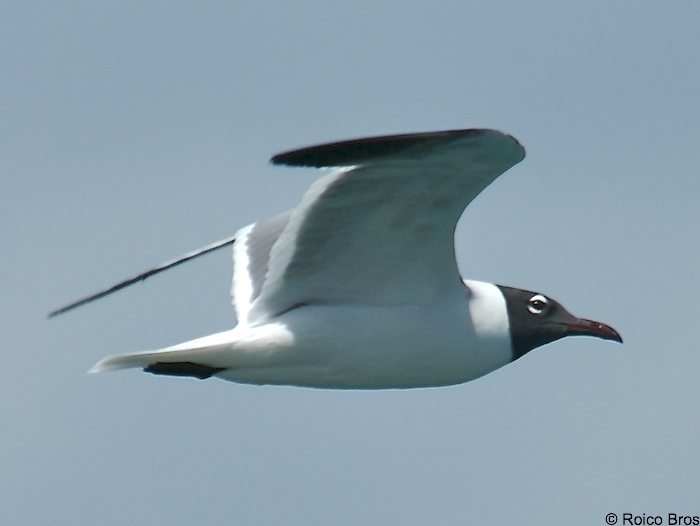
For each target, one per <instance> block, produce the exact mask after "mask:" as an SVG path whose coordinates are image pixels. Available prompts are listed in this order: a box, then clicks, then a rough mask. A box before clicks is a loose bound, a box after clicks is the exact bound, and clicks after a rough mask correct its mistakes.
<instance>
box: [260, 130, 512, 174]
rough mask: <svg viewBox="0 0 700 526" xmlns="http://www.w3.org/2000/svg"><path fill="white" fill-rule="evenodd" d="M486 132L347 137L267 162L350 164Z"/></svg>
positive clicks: (469, 131) (325, 165)
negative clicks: (343, 139)
mask: <svg viewBox="0 0 700 526" xmlns="http://www.w3.org/2000/svg"><path fill="white" fill-rule="evenodd" d="M486 131H492V130H486V129H482V128H472V129H463V130H444V131H436V132H424V133H404V134H399V135H382V136H378V137H367V138H361V139H350V140H346V141H337V142H330V143H326V144H318V145H315V146H307V147H306V148H299V149H297V150H289V151H286V152H282V153H278V154H277V155H275V156H274V157H272V159H271V160H270V161H271V162H272V163H273V164H284V165H287V166H309V167H315V168H323V167H330V166H352V165H355V164H361V163H363V162H366V161H370V160H374V159H380V158H382V157H389V156H391V155H396V154H399V153H402V152H404V151H406V150H408V149H411V148H425V149H430V148H432V147H434V146H437V145H440V144H444V143H445V142H449V141H451V140H454V139H457V138H459V137H465V136H469V135H480V134H482V133H484V132H486ZM516 142H517V141H516Z"/></svg>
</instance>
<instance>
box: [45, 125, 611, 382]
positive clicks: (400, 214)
mask: <svg viewBox="0 0 700 526" xmlns="http://www.w3.org/2000/svg"><path fill="white" fill-rule="evenodd" d="M524 157H525V150H524V149H523V147H522V146H521V145H520V143H518V141H517V140H516V139H514V138H513V137H511V136H510V135H506V134H504V133H501V132H498V131H495V130H488V129H467V130H448V131H438V132H429V133H415V134H403V135H388V136H382V137H370V138H364V139H354V140H348V141H341V142H334V143H328V144H322V145H318V146H311V147H307V148H301V149H298V150H292V151H288V152H285V153H281V154H278V155H276V156H274V157H273V158H272V162H273V163H274V164H283V165H289V166H309V167H317V168H332V170H331V171H329V172H328V173H326V174H325V175H324V176H322V177H321V178H320V179H318V180H317V181H316V182H315V183H313V184H312V185H311V187H310V188H309V189H308V191H307V192H306V194H305V195H304V196H303V198H302V200H301V203H300V204H299V206H298V207H297V208H295V209H294V210H291V211H288V212H285V213H283V214H280V215H278V216H276V217H272V218H270V219H265V220H262V221H259V222H257V223H253V224H252V225H248V226H246V227H244V228H242V229H240V230H239V231H238V232H236V234H235V235H234V236H232V237H230V238H227V239H223V240H221V241H218V242H216V243H212V244H211V245H207V246H205V247H203V248H201V249H198V250H195V251H193V252H190V253H188V254H185V255H183V256H181V257H179V258H176V259H173V260H171V261H168V262H166V263H163V264H162V265H159V266H157V267H155V268H152V269H150V270H148V271H146V272H142V273H140V274H138V275H136V276H133V277H131V278H128V279H126V280H124V281H122V282H120V283H117V284H116V285H114V286H112V287H109V288H107V289H104V290H102V291H100V292H97V293H95V294H92V295H90V296H88V297H86V298H83V299H81V300H78V301H76V302H73V303H71V304H69V305H66V306H65V307H62V308H60V309H57V310H55V311H53V312H52V313H50V316H55V315H57V314H61V313H63V312H66V311H68V310H71V309H73V308H75V307H77V306H80V305H83V304H85V303H88V302H91V301H93V300H95V299H98V298H101V297H103V296H106V295H108V294H111V293H112V292H115V291H117V290H119V289H121V288H124V287H126V286H128V285H131V284H132V283H135V282H137V281H140V280H143V279H145V278H147V277H149V276H151V275H153V274H156V273H158V272H162V271H163V270H166V269H168V268H172V267H174V266H175V265H178V264H181V263H184V262H185V261H189V260H191V259H193V258H196V257H198V256H201V255H203V254H206V253H208V252H211V251H213V250H216V249H218V248H221V247H224V246H228V245H233V285H232V288H231V293H232V298H233V307H234V311H235V315H236V319H237V323H236V325H235V326H234V328H233V329H231V330H227V331H224V332H219V333H216V334H212V335H210V336H205V337H203V338H198V339H195V340H191V341H187V342H185V343H181V344H179V345H174V346H171V347H166V348H164V349H159V350H153V351H145V352H137V353H131V354H123V355H118V356H110V357H107V358H104V359H103V360H101V361H100V362H98V363H97V364H96V365H95V366H94V367H93V368H92V369H91V371H92V372H102V371H111V370H114V369H126V368H134V367H135V368H142V369H143V370H144V371H146V372H149V373H153V374H158V375H171V376H190V377H195V378H200V379H205V378H210V377H216V378H221V379H224V380H230V381H233V382H241V383H248V384H277V385H295V386H305V387H318V388H336V389H389V388H413V387H435V386H444V385H453V384H459V383H463V382H467V381H469V380H473V379H475V378H478V377H480V376H483V375H485V374H487V373H489V372H491V371H494V370H495V369H498V368H499V367H502V366H504V365H506V364H508V363H510V362H512V361H514V360H516V359H518V358H520V357H522V356H523V355H525V354H527V353H528V352H529V351H531V350H533V349H535V348H537V347H540V346H542V345H545V344H547V343H550V342H553V341H555V340H558V339H560V338H564V337H566V336H594V337H597V338H602V339H604V340H612V341H617V342H620V343H621V342H622V338H621V337H620V335H619V334H618V333H617V331H615V329H613V328H612V327H610V326H609V325H606V324H604V323H601V322H597V321H592V320H587V319H583V318H578V317H576V316H573V315H572V314H570V313H569V312H568V311H567V310H565V309H564V307H562V306H561V305H560V304H559V303H558V302H557V301H555V300H553V299H552V298H550V297H548V296H545V295H544V294H542V293H539V292H533V291H528V290H522V289H517V288H513V287H506V286H503V285H496V284H491V283H485V282H480V281H473V280H465V279H462V277H461V276H460V273H459V270H458V267H457V262H456V260H455V250H454V231H455V227H456V225H457V221H458V220H459V218H460V216H461V215H462V212H463V211H464V209H465V208H466V207H467V205H469V203H470V202H471V201H472V200H473V199H474V198H475V197H476V196H477V195H478V194H479V193H480V192H481V191H482V190H484V189H485V188H486V187H487V186H488V185H489V184H491V183H492V182H493V181H494V180H495V179H496V178H497V177H498V176H499V175H501V174H502V173H504V172H505V171H507V170H508V169H509V168H511V167H512V166H514V165H515V164H517V163H519V162H520V161H521V160H522V159H523V158H524Z"/></svg>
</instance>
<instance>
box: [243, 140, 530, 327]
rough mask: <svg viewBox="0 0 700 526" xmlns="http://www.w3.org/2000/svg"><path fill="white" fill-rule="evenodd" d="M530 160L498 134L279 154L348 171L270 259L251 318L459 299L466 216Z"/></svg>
mask: <svg viewBox="0 0 700 526" xmlns="http://www.w3.org/2000/svg"><path fill="white" fill-rule="evenodd" d="M524 156H525V151H524V149H523V147H522V146H521V145H520V144H519V143H518V142H517V141H516V140H515V139H514V138H513V137H511V136H509V135H506V134H503V133H500V132H497V131H493V130H452V131H445V132H433V133H420V134H410V135H393V136H386V137H375V138H369V139H357V140H352V141H343V142H337V143H331V144H325V145H320V146H313V147H309V148H303V149H300V150H294V151H290V152H286V153H282V154H279V155H277V156H275V157H273V158H272V161H273V162H274V163H276V164H287V165H294V166H315V167H325V166H328V167H333V166H346V167H349V168H344V169H341V170H337V171H334V172H331V173H330V174H328V175H326V176H324V177H322V178H321V179H319V180H318V181H316V182H315V183H314V184H313V185H312V186H311V188H309V190H308V191H307V193H306V194H305V195H304V198H303V199H302V202H301V204H300V206H299V207H298V208H297V209H295V210H294V211H293V213H292V214H291V216H290V217H289V218H288V222H287V224H286V226H285V228H284V230H283V231H282V232H281V234H279V237H278V239H277V241H276V242H275V243H274V245H273V246H272V249H271V250H270V253H269V261H268V265H267V266H268V270H267V274H266V276H265V281H264V283H263V285H262V289H261V291H260V294H259V296H257V298H256V299H255V300H254V303H253V305H252V309H251V312H250V314H249V319H250V320H253V321H263V320H265V319H269V318H270V317H274V316H275V315H276V314H279V313H281V312H284V311H286V310H288V309H291V308H294V307H295V306H298V305H308V304H319V303H344V304H353V303H354V304H370V305H397V304H422V303H426V302H431V301H433V300H434V299H435V298H436V297H438V296H441V295H445V294H459V290H460V288H459V287H458V284H459V283H460V281H459V280H460V278H459V272H458V269H457V265H456V262H455V257H454V239H453V238H454V229H455V226H456V223H457V221H458V219H459V217H460V215H461V214H462V211H463V210H464V208H465V207H466V206H467V205H468V204H469V203H470V202H471V201H472V199H474V198H475V197H476V196H477V195H478V194H479V193H480V192H481V191H482V190H483V189H484V188H486V187H487V186H488V185H489V184H490V183H491V182H493V181H494V180H495V179H496V178H497V177H498V176H499V175H501V174H502V173H503V172H505V171H506V170H508V169H509V168H510V167H512V166H513V165H515V164H517V163H518V162H519V161H521V160H522V159H523V157H524Z"/></svg>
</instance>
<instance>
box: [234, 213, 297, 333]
mask: <svg viewBox="0 0 700 526" xmlns="http://www.w3.org/2000/svg"><path fill="white" fill-rule="evenodd" d="M291 215H292V212H291V211H288V212H284V213H282V214H279V215H277V216H275V217H271V218H269V219H265V220H262V221H258V222H257V223H253V224H252V225H248V226H247V227H244V228H241V229H240V230H239V231H238V232H236V244H235V245H234V247H233V283H232V284H231V300H232V303H233V308H234V311H235V313H236V318H237V319H238V323H243V324H245V323H246V322H247V319H248V312H249V311H250V306H251V304H252V302H253V301H254V300H255V298H257V297H258V296H259V295H260V291H261V290H262V285H263V282H264V280H265V275H266V274H267V271H268V264H269V260H270V250H271V249H272V246H273V245H274V244H275V242H276V241H277V238H278V237H279V236H280V234H281V233H282V231H283V230H284V228H285V227H286V226H287V223H288V222H289V218H290V216H291Z"/></svg>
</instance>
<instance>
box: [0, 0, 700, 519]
mask: <svg viewBox="0 0 700 526" xmlns="http://www.w3.org/2000/svg"><path fill="white" fill-rule="evenodd" d="M698 27H700V3H698V2H696V1H686V2H682V1H675V2H652V1H619V2H610V1H593V2H580V3H564V2H556V1H550V2H545V1H533V2H504V1H488V2H486V1H484V2H469V1H444V2H441V1H437V2H404V3H400V2H395V1H384V0H380V1H377V0H372V1H365V0H358V1H354V2H349V1H344V2H335V1H329V2H281V1H270V2H206V1H205V2H176V1H168V2H165V1H161V2H148V3H145V2H99V1H98V2H95V1H84V2H73V1H70V2H48V1H47V2H20V1H5V2H2V4H1V7H0V66H1V67H2V69H1V70H0V71H1V72H2V80H0V144H1V145H2V146H1V147H0V173H1V174H2V182H3V185H2V188H3V189H2V193H0V236H1V238H2V244H3V246H4V247H5V249H4V251H3V256H2V259H1V260H0V265H1V266H2V270H3V275H4V277H5V279H4V280H3V286H2V301H1V302H0V327H1V328H2V332H3V336H4V344H3V348H2V352H1V353H0V366H1V367H2V371H3V373H4V374H3V381H2V383H1V384H0V410H1V411H2V414H3V415H4V425H3V427H2V448H0V484H1V485H2V488H1V490H0V523H1V524H7V525H37V524H71V525H83V524H85V525H94V524H100V525H107V526H109V525H123V524H148V525H155V524H168V525H175V526H179V525H190V524H208V525H218V524H237V525H263V524H264V525H268V526H269V525H297V524H298V525H304V526H315V525H319V526H320V525H329V524H333V525H356V524H368V525H385V524H404V525H421V524H439V525H442V524H444V525H454V524H495V525H501V524H502V525H512V524H538V525H550V524H551V525H555V524H570V525H578V524H580V525H596V524H601V525H602V524H604V517H605V514H606V513H609V512H616V513H620V514H622V513H623V512H631V513H638V514H641V513H646V514H667V513H669V512H676V513H686V514H696V515H700V498H698V488H699V487H700V455H698V453H697V451H698V449H697V445H698V443H700V416H698V401H699V400H700V382H698V372H699V371H700V349H698V345H697V343H696V333H697V327H698V314H699V312H700V308H699V306H698V300H697V294H698V291H699V290H700V278H698V275H699V274H698V268H699V267H700V250H699V246H700V241H699V239H700V238H699V236H698V225H699V220H700V212H698V206H697V203H698V195H700V177H698V168H697V163H698V161H697V157H698V151H699V150H700V98H699V97H698V93H700V67H698V64H700V36H699V35H700V32H699V31H698ZM474 126H479V127H484V126H488V127H495V128H498V129H501V130H503V131H506V132H509V133H512V134H513V135H515V136H516V137H517V138H518V139H519V140H520V141H521V142H522V143H523V144H524V145H525V147H526V149H527V151H528V156H527V158H526V159H525V161H524V162H523V163H522V164H520V165H518V166H517V167H516V168H514V169H513V170H512V171H511V172H509V173H508V174H507V175H506V176H504V177H502V178H501V179H499V180H498V181H497V182H496V183H495V184H494V185H493V186H492V187H490V188H489V189H488V190H487V191H486V192H485V193H484V194H483V195H482V196H481V197H479V198H478V199H477V201H476V202H474V203H473V206H471V207H470V209H469V210H468V212H467V213H466V214H465V216H464V217H463V220H462V223H461V226H460V228H459V229H458V232H457V238H458V239H457V247H458V257H459V262H460V266H461V269H462V272H463V274H464V275H465V277H467V278H472V279H482V280H487V281H494V282H498V283H503V284H509V285H513V286H520V287H523V288H528V289H534V290H540V291H542V292H544V293H548V294H551V295H552V296H553V297H555V298H557V299H558V300H560V301H561V302H562V303H563V304H564V305H565V306H567V307H568V308H569V309H570V310H572V311H573V312H575V313H577V314H579V315H581V316H586V317H592V318H597V319H601V320H603V321H606V322H609V323H610V324H612V325H613V326H615V327H616V328H617V329H619V330H620V332H621V333H622V335H623V336H624V337H625V344H624V345H623V346H617V345H615V344H612V343H609V342H603V341H598V340H593V339H583V338H580V339H568V340H565V341H561V342H557V343H555V344H552V345H549V346H547V347H544V348H542V349H539V350H538V351H536V352H533V353H531V354H529V355H528V356H527V357H525V358H523V359H522V360H519V361H517V362H516V363H514V364H512V365H510V366H507V367H505V368H503V369H501V370H499V371H497V372H495V373H493V374H491V375H488V376H486V377H484V378H482V379H480V380H477V381H474V382H471V383H468V384H465V385H461V386H457V387H451V388H442V389H422V390H415V391H405V392H401V391H385V392H369V393H366V392H330V391H320V390H309V389H298V388H285V387H251V386H241V385H236V384H231V383H226V382H222V381H215V380H210V381H206V382H200V381H196V380H190V379H173V378H159V377H153V376H151V375H145V374H142V373H139V372H135V371H129V372H122V373H113V374H105V375H98V376H93V375H90V376H88V375H86V374H85V371H86V370H87V369H88V368H89V367H90V366H91V365H92V364H93V363H94V362H96V361H97V360H98V359H100V358H101V357H103V356H105V355H108V354H114V353H120V352H126V351H132V350H142V349H148V348H157V347H162V346H165V345H169V344H173V343H177V342H180V341H183V340H185V339H189V338H194V337H197V336H202V335H205V334H208V333H211V332H215V331H219V330H224V329H227V328H229V327H230V325H231V322H232V314H231V310H230V306H229V299H228V288H229V279H230V264H229V254H228V253H227V252H220V253H217V254H215V255H211V256H209V257H207V258H206V259H202V260H199V261H197V262H194V263H192V264H190V265H188V266H186V267H181V268H178V269H176V270H173V271H170V272H169V273H167V274H165V275H162V276H159V277H155V278H153V279H151V280H148V281H146V282H145V283H143V284H140V285H137V286H135V287H132V288H131V289H129V290H126V291H123V292H122V293H119V294H117V295H115V296H113V297H110V298H108V299H105V300H102V301H101V302H100V303H97V304H94V305H91V306H88V307H85V308H81V309H80V310H77V311H75V312H73V313H70V314H67V315H65V316H63V317H61V318H57V319H53V320H50V321H47V320H46V318H45V315H46V313H47V312H48V311H49V310H50V309H51V308H53V307H56V306H58V305H60V304H62V303H64V302H66V301H69V300H72V299H75V298H76V297H78V296H81V295H83V294H86V293H89V292H92V291H94V290H95V289H97V288H100V287H102V286H105V285H108V284H110V283H112V282H113V281H115V280H118V279H120V278H123V277H125V276H127V275H129V274H131V273H133V272H137V271H139V270H143V269H145V268H147V267H149V266H150V265H152V264H156V263H159V262H161V261H163V260H165V259H168V258H169V257H172V256H175V255H178V254H180V253H182V252H185V251H187V250H189V249H192V248H195V247H198V246H200V245H203V244H206V243H208V242H210V241H214V240H216V239H219V238H222V237H225V236H227V235H229V234H230V233H232V232H233V231H235V230H236V229H237V228H238V227H240V226H243V225H246V224H248V223H250V222H252V221H254V220H256V219H258V218H262V217H266V216H269V215H273V214H275V213H277V212H279V211H282V210H285V209H288V208H290V207H293V206H294V205H295V204H296V203H297V202H298V201H299V199H300V197H301V195H302V193H303V192H304V190H305V189H306V187H307V186H308V185H309V183H310V182H311V181H312V180H314V178H315V177H317V173H316V172H314V171H313V170H307V171H305V170H299V169H296V170H292V169H284V168H273V167H272V166H270V165H269V164H268V163H267V160H268V158H269V157H270V155H272V154H273V153H276V152H278V151H281V150H285V149H289V148H293V147H296V146H305V145H307V144H311V143H318V142H323V141H326V140H336V139H343V138H350V137H358V136H364V135H371V134H379V133H398V132H409V131H426V130H437V129H444V128H462V127H474Z"/></svg>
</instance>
